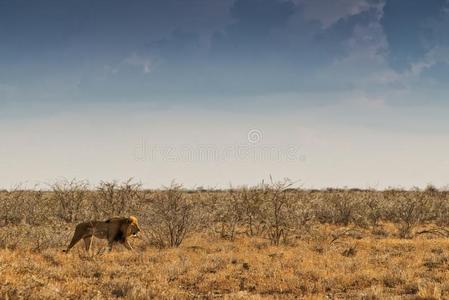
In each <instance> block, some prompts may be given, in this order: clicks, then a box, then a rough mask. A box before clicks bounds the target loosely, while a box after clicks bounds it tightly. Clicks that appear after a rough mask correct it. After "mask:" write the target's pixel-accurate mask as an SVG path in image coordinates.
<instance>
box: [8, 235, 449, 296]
mask: <svg viewBox="0 0 449 300" xmlns="http://www.w3.org/2000/svg"><path fill="white" fill-rule="evenodd" d="M385 227H386V228H388V226H385ZM320 230H321V231H322V232H323V233H328V232H330V231H332V230H335V228H332V227H329V226H322V228H320ZM323 236H324V235H323ZM133 242H134V244H135V245H136V251H135V252H134V253H133V252H128V251H126V250H125V249H121V248H118V249H116V250H114V251H113V252H111V253H107V252H102V251H101V249H102V248H103V246H104V244H103V243H102V242H101V241H98V240H97V241H96V242H95V249H96V250H95V251H93V252H92V253H90V254H86V253H85V252H84V250H83V248H82V246H81V245H80V246H77V247H76V248H75V251H73V252H72V253H70V254H68V255H66V254H63V253H61V248H62V245H61V247H49V248H46V249H43V250H39V251H33V250H30V249H25V248H19V249H16V250H6V249H5V250H0V282H1V283H2V285H1V287H0V298H2V299H20V298H22V299H61V298H67V299H80V298H81V299H111V298H127V299H150V298H166V299H174V298H176V299H187V298H227V299H263V298H298V297H300V298H308V299H322V298H325V297H329V298H332V299H348V298H353V299H384V298H389V297H393V296H400V297H403V298H406V299H439V298H448V297H449V272H447V269H448V266H449V240H447V239H441V238H440V239H424V238H416V239H412V240H404V239H397V238H382V239H379V238H376V237H374V236H366V237H364V238H359V237H342V238H341V239H339V240H337V241H335V242H333V243H330V242H329V240H324V239H323V240H313V239H312V240H307V241H306V240H297V241H296V242H294V243H293V244H291V245H288V246H287V245H283V246H272V245H270V243H269V242H267V240H265V239H260V238H249V237H239V238H236V239H235V240H234V241H226V240H223V239H219V238H218V237H211V236H210V235H206V234H194V235H192V236H191V237H190V238H188V239H187V240H186V241H185V242H184V243H183V244H182V245H181V247H179V248H175V249H157V248H153V247H149V246H148V245H147V244H146V243H145V242H144V241H143V240H135V241H133Z"/></svg>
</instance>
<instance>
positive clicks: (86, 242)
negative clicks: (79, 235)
mask: <svg viewBox="0 0 449 300" xmlns="http://www.w3.org/2000/svg"><path fill="white" fill-rule="evenodd" d="M84 246H86V251H87V252H89V250H90V246H92V236H87V237H85V238H84Z"/></svg>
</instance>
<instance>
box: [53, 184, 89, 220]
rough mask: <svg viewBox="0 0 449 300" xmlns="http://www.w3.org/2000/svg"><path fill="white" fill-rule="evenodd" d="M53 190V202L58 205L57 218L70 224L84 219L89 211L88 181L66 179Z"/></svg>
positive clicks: (55, 185) (54, 186)
mask: <svg viewBox="0 0 449 300" xmlns="http://www.w3.org/2000/svg"><path fill="white" fill-rule="evenodd" d="M51 188H52V191H53V200H54V201H55V203H56V204H57V205H58V208H57V216H58V217H59V218H61V219H62V220H64V221H65V222H68V223H71V222H75V221H80V220H83V219H84V214H85V213H86V212H87V211H89V202H88V199H87V196H88V192H89V184H88V183H87V181H79V180H77V179H72V180H67V179H64V180H63V181H61V182H58V183H55V184H53V185H52V186H51Z"/></svg>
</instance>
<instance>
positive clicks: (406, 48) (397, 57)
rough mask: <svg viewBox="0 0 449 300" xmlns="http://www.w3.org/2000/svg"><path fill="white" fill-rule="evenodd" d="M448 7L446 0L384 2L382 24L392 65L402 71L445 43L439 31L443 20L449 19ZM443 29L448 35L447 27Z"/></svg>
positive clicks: (397, 0)
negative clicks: (446, 10)
mask: <svg viewBox="0 0 449 300" xmlns="http://www.w3.org/2000/svg"><path fill="white" fill-rule="evenodd" d="M447 7H448V2H447V1H446V0H433V1H421V0H387V1H386V4H385V6H384V8H383V17H382V19H381V24H382V26H383V28H384V32H385V35H386V37H387V41H388V45H389V54H390V55H389V58H390V64H391V66H392V67H394V68H395V69H397V70H399V71H404V70H406V69H407V68H410V66H411V65H413V64H414V63H416V62H419V61H420V60H421V59H423V58H424V57H425V56H426V54H427V53H428V52H429V51H431V50H432V49H433V48H435V47H437V46H440V45H441V44H442V43H444V41H443V38H442V36H441V35H440V36H439V35H438V32H440V31H441V25H442V24H443V23H442V22H444V20H445V19H447V18H448V14H447V12H445V9H447ZM446 22H447V21H446ZM445 32H446V35H447V27H446V29H445Z"/></svg>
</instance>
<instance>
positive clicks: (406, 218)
mask: <svg viewBox="0 0 449 300" xmlns="http://www.w3.org/2000/svg"><path fill="white" fill-rule="evenodd" d="M385 195H386V197H387V198H388V200H389V201H388V204H389V214H388V215H387V218H389V219H390V220H391V221H393V222H394V224H395V225H396V227H397V229H398V235H399V237H401V238H411V235H412V230H413V229H414V228H415V227H416V226H417V225H419V224H424V223H426V222H428V221H431V220H434V219H435V215H434V210H433V209H432V208H433V207H432V205H433V202H434V200H435V199H434V198H432V196H431V195H430V194H428V193H425V192H421V191H419V190H414V191H398V190H390V191H387V192H385Z"/></svg>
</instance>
